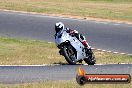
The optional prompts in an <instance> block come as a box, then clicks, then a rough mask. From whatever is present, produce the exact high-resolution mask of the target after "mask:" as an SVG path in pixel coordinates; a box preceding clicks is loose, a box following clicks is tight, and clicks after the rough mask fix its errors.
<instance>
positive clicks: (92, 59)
mask: <svg viewBox="0 0 132 88" xmlns="http://www.w3.org/2000/svg"><path fill="white" fill-rule="evenodd" d="M84 61H85V62H86V63H87V64H88V65H94V64H95V63H96V60H95V56H94V54H93V51H92V50H91V49H90V51H89V53H88V58H85V59H84Z"/></svg>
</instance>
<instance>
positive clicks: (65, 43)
mask: <svg viewBox="0 0 132 88" xmlns="http://www.w3.org/2000/svg"><path fill="white" fill-rule="evenodd" d="M55 43H56V46H57V47H58V48H59V49H60V51H59V53H60V55H62V56H64V57H65V59H66V61H67V62H68V63H69V64H71V65H75V64H76V63H77V62H80V63H81V62H82V61H83V60H84V61H85V62H86V63H87V64H88V65H94V64H95V62H96V60H95V57H94V54H93V52H92V50H91V49H89V51H88V52H89V53H88V54H87V53H86V48H85V46H84V45H83V44H82V43H81V42H80V41H79V40H78V39H77V38H76V37H75V36H71V35H70V34H69V33H67V32H66V30H61V31H60V32H58V33H57V34H56V35H55Z"/></svg>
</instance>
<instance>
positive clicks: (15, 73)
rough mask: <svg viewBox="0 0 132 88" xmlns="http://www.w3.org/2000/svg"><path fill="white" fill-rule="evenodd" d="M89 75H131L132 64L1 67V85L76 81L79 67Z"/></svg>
mask: <svg viewBox="0 0 132 88" xmlns="http://www.w3.org/2000/svg"><path fill="white" fill-rule="evenodd" d="M80 66H81V67H83V68H84V69H85V70H86V73H88V74H131V75H132V64H108V65H94V66H89V65H72V66H71V65H52V66H0V83H4V84H12V83H13V84H14V83H27V82H39V81H45V80H75V78H76V74H77V69H78V67H80Z"/></svg>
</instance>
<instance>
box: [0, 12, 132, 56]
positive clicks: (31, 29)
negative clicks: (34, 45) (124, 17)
mask: <svg viewBox="0 0 132 88" xmlns="http://www.w3.org/2000/svg"><path fill="white" fill-rule="evenodd" d="M59 21H62V22H64V24H65V26H66V27H70V28H71V29H76V30H78V31H79V32H80V33H82V34H84V35H85V36H86V38H87V40H88V41H89V44H90V45H91V46H92V47H93V48H96V49H103V50H107V51H109V50H110V51H112V52H120V53H127V54H132V25H130V24H124V23H112V22H97V21H88V20H87V21H86V20H77V19H69V18H62V17H51V16H45V15H33V14H28V13H16V12H2V11H1V12H0V36H9V37H16V38H26V39H27V38H28V39H34V40H47V41H51V42H54V33H55V31H54V24H55V23H56V22H59Z"/></svg>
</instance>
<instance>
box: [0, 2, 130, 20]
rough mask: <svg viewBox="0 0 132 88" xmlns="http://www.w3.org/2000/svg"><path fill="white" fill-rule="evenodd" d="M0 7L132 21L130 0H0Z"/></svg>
mask: <svg viewBox="0 0 132 88" xmlns="http://www.w3.org/2000/svg"><path fill="white" fill-rule="evenodd" d="M0 9H8V10H17V11H27V12H38V13H47V14H61V15H70V16H80V17H82V18H87V17H95V18H103V19H112V20H123V21H124V20H125V21H131V22H132V15H131V14H132V0H0Z"/></svg>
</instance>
